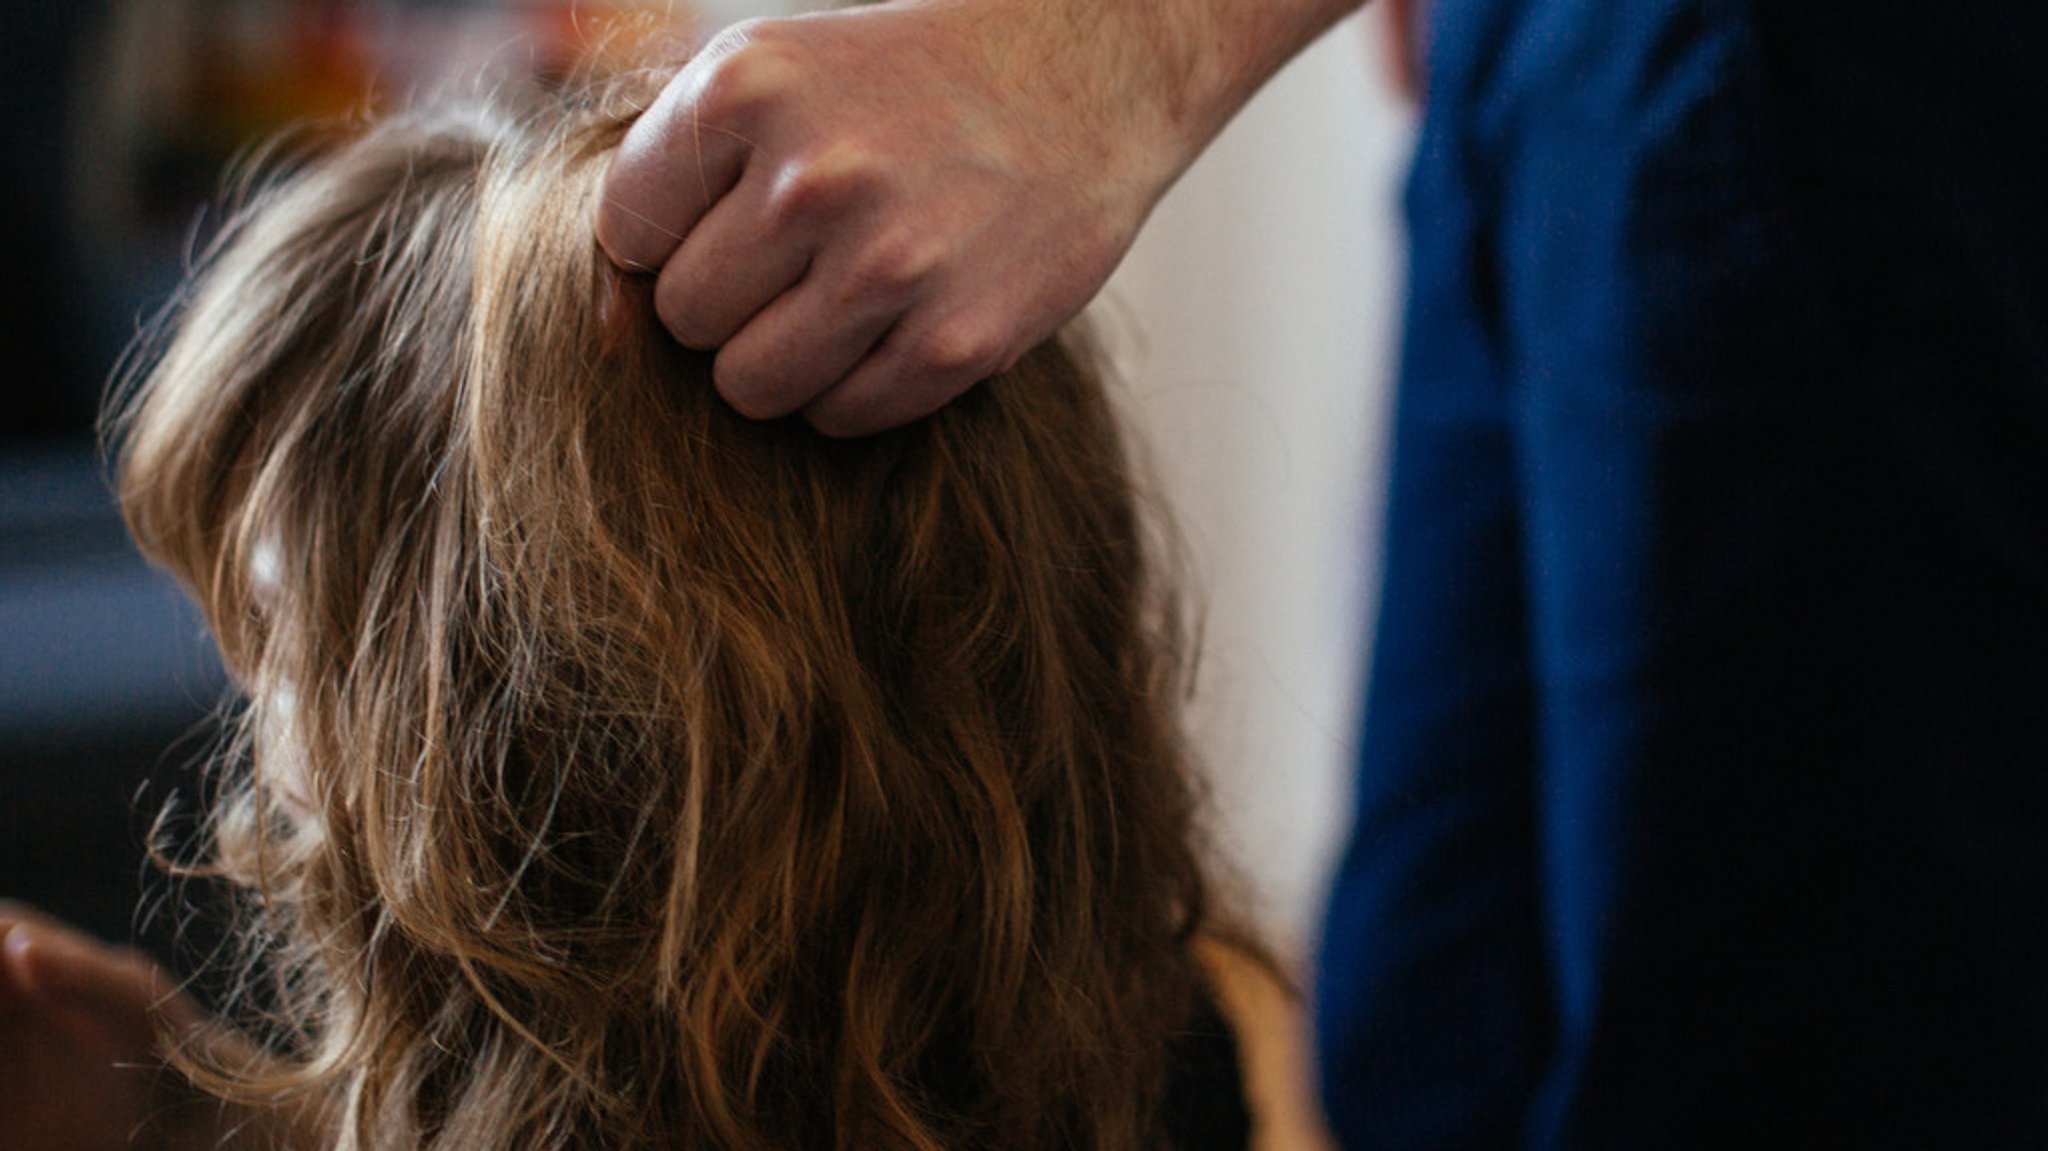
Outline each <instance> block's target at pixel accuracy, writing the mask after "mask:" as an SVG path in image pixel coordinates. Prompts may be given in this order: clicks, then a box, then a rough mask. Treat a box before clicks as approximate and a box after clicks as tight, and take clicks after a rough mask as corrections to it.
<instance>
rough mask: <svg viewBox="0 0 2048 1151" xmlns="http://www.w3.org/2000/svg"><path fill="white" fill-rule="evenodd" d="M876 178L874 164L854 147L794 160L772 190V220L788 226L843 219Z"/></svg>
mask: <svg viewBox="0 0 2048 1151" xmlns="http://www.w3.org/2000/svg"><path fill="white" fill-rule="evenodd" d="M877 174H878V173H877V172H876V165H875V164H874V162H873V160H872V159H871V158H870V157H869V156H868V155H867V153H866V152H865V151H864V150H862V149H861V148H859V147H858V146H856V145H852V144H841V145H838V146H836V147H833V148H831V149H829V150H826V151H823V152H819V153H816V154H813V155H809V156H801V157H796V158H793V159H791V160H789V161H787V162H786V163H784V164H783V166H782V168H781V170H780V171H779V172H778V173H777V174H776V177H775V183H774V185H773V186H772V187H771V188H770V190H769V193H768V213H769V217H770V219H771V221H772V222H774V223H777V224H788V223H794V222H804V221H810V220H816V219H822V218H827V217H832V216H838V215H841V214H843V213H844V212H845V211H846V210H847V209H848V208H850V207H851V206H852V205H853V204H854V203H855V202H856V201H858V200H859V199H861V198H862V197H863V196H865V195H867V194H868V193H869V192H870V191H871V190H872V189H873V188H874V186H875V182H876V177H877Z"/></svg>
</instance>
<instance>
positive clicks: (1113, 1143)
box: [111, 80, 1208, 1151]
mask: <svg viewBox="0 0 2048 1151" xmlns="http://www.w3.org/2000/svg"><path fill="white" fill-rule="evenodd" d="M652 82H653V81H652V80H640V81H630V82H617V83H614V84H613V85H611V86H610V87H608V88H606V89H603V90H601V91H592V92H586V93H585V94H583V95H580V96H562V97H559V98H557V97H546V98H536V99H533V100H529V101H527V102H526V103H525V104H524V105H522V106H518V107H514V106H512V105H513V102H512V101H510V100H506V99H499V100H497V101H496V102H495V103H492V104H488V105H486V106H484V107H480V108H474V109H470V110H468V111H464V112H439V113H435V112H420V113H414V114H408V115H403V116H398V117H396V118H391V119H387V120H385V121H383V122H381V123H376V124H374V125H372V126H370V127H369V128H368V129H367V130H366V131H363V132H361V133H360V134H358V135H356V136H354V137H353V138H352V139H349V140H347V141H346V142H344V143H341V144H340V145H338V146H334V147H329V148H325V149H323V150H320V151H319V152H318V153H317V154H314V155H312V156H310V157H301V158H300V159H299V160H297V161H295V162H294V164H293V165H290V166H291V167H292V169H293V170H292V171H291V172H290V174H288V175H286V176H283V177H280V178H277V179H274V180H272V181H270V182H269V183H268V184H267V185H265V186H264V187H263V188H261V189H260V190H257V191H254V192H251V193H248V194H247V195H246V196H245V198H244V199H245V202H244V203H243V205H242V207H240V208H239V209H238V210H237V211H236V213H235V214H234V215H233V216H232V218H231V221H230V222H229V223H228V225H227V226H226V228H225V231H224V233H223V234H222V236H221V238H220V240H219V241H218V242H217V243H216V244H215V245H213V246H212V248H211V249H210V250H209V253H208V254H207V255H206V256H204V257H203V258H202V261H201V265H200V268H199V270H198V271H197V273H196V274H195V276H194V278H193V280H192V282H191V283H190V284H189V285H188V288H187V290H186V291H185V293H184V294H183V296H182V297H181V299H180V300H179V302H178V303H176V304H175V305H174V306H173V309H172V311H171V313H169V315H168V316H167V318H166V319H165V320H164V321H163V324H162V329H161V332H160V334H159V335H158V336H157V338H156V339H155V342H154V343H153V344H150V345H149V349H150V350H148V351H146V352H145V353H143V355H142V356H141V357H140V358H139V360H138V361H137V364H136V366H135V367H134V369H133V370H132V372H131V377H130V382H129V385H128V388H127V391H126V393H125V395H124V397H123V398H122V399H120V400H119V401H118V410H117V412H116V415H115V417H114V418H113V421H112V424H111V427H112V428H113V434H114V436H115V437H116V442H117V444H118V450H119V465H120V490H121V499H122V502H123V505H124V507H125V509H126V513H127V517H128V522H129V524H130V526H131V528H132V530H133V532H134V534H135V536H136V538H137V539H138V540H139V541H140V542H141V544H142V546H143V547H144V548H145V549H146V550H147V551H148V553H149V554H150V555H151V556H152V557H153V558H154V559H155V560H156V561H157V562H159V563H161V564H162V565H164V566H165V567H167V568H169V569H170V570H171V571H172V572H173V573H175V574H176V575H177V576H178V577H179V578H180V579H181V580H182V581H183V582H184V583H185V584H186V585H187V587H189V588H190V590H191V591H192V592H193V593H194V595H195V596H196V597H197V599H198V600H199V602H200V603H201V604H202V605H203V607H204V609H205V611H206V614H207V616H208V618H209V620H210V621H211V624H212V627H213V630H214V633H215V635H216V637H217V639H218V641H219V644H220V648H221V650H222V652H223V654H224V656H225V658H226V660H227V662H228V664H229V666H230V668H231V670H232V671H233V672H234V674H235V677H236V679H237V681H238V683H239V685H240V688H241V693H240V694H241V696H242V699H243V702H242V703H241V704H240V705H239V710H238V712H237V723H236V730H237V732H238V733H239V734H238V738H237V739H236V741H235V753H234V754H229V755H226V756H224V757H223V765H222V766H221V767H220V768H219V779H218V783H217V789H216V791H215V794H214V797H213V801H212V818H211V820H210V824H209V826H210V834H209V836H208V837H207V841H206V844H207V846H206V847H205V858H206V863H207V866H209V867H211V868H212V869H213V870H214V871H215V872H217V873H218V874H221V875H224V876H226V877H227V878H228V879H230V880H231V881H233V882H234V883H235V884H237V885H239V886H240V887H242V888H243V889H245V890H246V891H247V892H249V893H250V896H251V897H250V899H249V900H248V903H249V905H250V910H249V914H250V915H251V916H252V917H253V921H252V922H250V923H248V924H246V925H245V927H246V932H245V934H246V935H247V936H248V937H249V938H250V939H252V940H254V941H255V946H254V950H256V951H258V952H260V953H261V954H262V955H263V957H264V961H265V966H264V970H266V971H267V972H269V974H268V975H267V976H266V977H265V979H266V983H265V986H266V987H268V988H269V990H268V992H267V993H266V995H265V996H263V997H262V998H264V999H265V1000H266V1001H267V1003H268V1004H269V1006H267V1007H266V1008H265V1011H266V1013H268V1014H269V1015H270V1017H271V1022H272V1023H273V1024H278V1023H281V1026H277V1027H275V1028H274V1033H273V1034H272V1035H271V1046H272V1049H273V1050H275V1051H276V1052H277V1062H276V1064H275V1065H274V1066H268V1067H266V1068H264V1069H262V1070H261V1071H260V1072H259V1071H257V1070H255V1069H251V1068H248V1067H241V1068H230V1069H219V1068H215V1069H212V1074H213V1075H214V1076H215V1077H216V1078H215V1079H214V1080H213V1082H214V1083H215V1085H216V1087H217V1088H218V1089H220V1090H223V1091H233V1092H238V1093H240V1094H242V1095H243V1096H248V1097H255V1098H259V1099H263V1100H266V1101H271V1102H277V1101H280V1100H288V1099H294V1098H297V1099H306V1098H312V1099H317V1100H318V1101H319V1102H318V1107H319V1109H320V1111H321V1113H322V1115H323V1116H324V1120H325V1123H326V1128H325V1129H326V1130H328V1131H329V1132H330V1133H331V1135H330V1137H331V1139H332V1141H333V1143H334V1145H335V1146H338V1147H343V1148H355V1149H361V1151H395V1149H407V1151H410V1149H414V1148H420V1149H428V1148H434V1149H451V1151H452V1149H457V1148H460V1149H465V1151H474V1149H481V1148H491V1149H503V1148H515V1147H516V1148H588V1149H590V1151H633V1149H637V1148H664V1149H673V1148H727V1149H734V1151H739V1149H746V1151H760V1149H784V1151H809V1149H816V1148H843V1149H853V1148H859V1149H862V1151H878V1149H890V1148H902V1149H911V1148H915V1149H919V1151H938V1149H947V1151H954V1149H958V1148H986V1149H1001V1148H1016V1149H1020V1151H1021V1149H1026V1148H1028V1149H1031V1151H1044V1149H1047V1148H1072V1149H1098V1148H1100V1149H1131V1151H1135V1149H1136V1148H1139V1147H1143V1146H1152V1145H1154V1144H1155V1142H1156V1139H1157V1136H1158V1126H1157V1123H1156V1120H1157V1118H1158V1115H1157V1112H1158V1110H1159V1105H1160V1101H1161V1097H1162V1090H1163V1079H1164V1074H1165V1071H1164V1069H1165V1066H1166V1055H1167V1042H1168V1039H1169V1037H1170V1036H1171V1035H1172V1034H1173V1033H1174V1032H1175V1030H1176V1029H1177V1028H1180V1027H1182V1026H1183V1025H1184V1024H1185V1022H1186V1021H1187V1020H1188V1019H1189V1018H1190V1013H1191V1011H1192V1010H1194V1009H1195V1005H1196V1004H1197V1002H1198V997H1199V996H1200V995H1201V994H1202V992H1201V989H1200V988H1201V977H1200V975H1199V971H1198V968H1197V967H1196V966H1195V964H1194V963H1193V961H1192V960H1191V959H1190V956H1189V950H1188V944H1189V942H1190V937H1191V935H1192V934H1193V933H1194V932H1195V931H1196V930H1197V929H1200V928H1204V927H1206V926H1207V924H1208V920H1207V918H1206V912H1205V897H1204V889H1205V881H1204V874H1203V866H1202V861H1201V858H1200V853H1199V852H1198V850H1197V848H1196V846H1195V844H1196V826H1195V811H1196V807H1197V803H1196V798H1195V794H1194V788H1193V784H1192V782H1191V775H1190V771H1189V767H1188V762H1187V761H1188V754H1187V751H1186V748H1185V747H1184V745H1183V739H1182V735H1181V731H1180V728H1179V726H1178V712H1179V706H1180V703H1181V701H1182V699H1183V697H1184V695H1185V688H1184V684H1183V682H1182V680H1183V659H1182V646H1183V645H1182V637H1181V632H1180V624H1179V619H1178V615H1177V612H1176V609H1175V606H1174V603H1173V598H1172V596H1171V595H1170V594H1168V589H1167V588H1165V587H1164V586H1163V585H1162V582H1161V581H1160V580H1159V579H1158V578H1157V575H1156V571H1155V569H1156V566H1157V565H1156V564H1155V562H1154V561H1153V559H1152V558H1151V556H1152V554H1153V553H1154V552H1155V550H1156V549H1155V541H1154V540H1153V538H1152V536H1151V535H1150V534H1149V529H1148V528H1147V527H1146V526H1145V522H1146V519H1145V517H1141V516H1140V514H1139V505H1138V498H1137V496H1136V494H1135V493H1134V489H1133V484H1132V479H1131V469H1130V466H1129V464H1128V461H1127V449H1126V446H1125V444H1124V443H1123V442H1122V441H1121V440H1120V433H1119V429H1118V424H1117V421H1116V419H1115V418H1114V416H1113V413H1112V410H1111V405H1110V402H1109V400H1108V398H1107V397H1106V395H1105V390H1104V386H1103V383H1102V381H1101V379H1100V377H1099V375H1098V373H1097V371H1096V370H1095V369H1094V368H1093V367H1092V366H1091V362H1090V359H1089V357H1088V356H1087V355H1086V354H1084V353H1083V352H1081V351H1078V350H1076V349H1075V348H1073V347H1070V346H1063V345H1062V344H1060V343H1053V344H1048V345H1046V346H1043V347H1040V348H1038V349H1037V350H1035V351H1034V352H1032V353H1031V354H1029V355H1028V356H1026V357H1025V358H1024V359H1023V360H1022V362H1020V363H1019V364H1018V365H1017V366H1016V367H1015V368H1013V369H1011V370H1008V371H1005V372H1003V373H1002V374H1000V375H999V376H997V377H996V378H993V379H990V380H988V381H987V382H985V383H983V384H982V385H980V386H979V387H978V388H976V389H975V390H974V391H972V392H971V393H969V394H968V395H967V396H965V397H963V398H962V399H961V400H959V401H958V402H956V403H954V404H953V405H952V406H950V407H948V408H947V409H946V410H945V411H943V412H941V413H940V414H938V415H937V416H935V417H933V418H931V419H928V420H925V421H923V422H921V423H918V424H916V425H914V426H911V427H908V428H904V429H901V430H898V431H895V432H891V433H888V434H885V435H882V436H878V437H875V438H872V439H868V440H863V441H859V442H834V441H831V440H828V439H826V438H823V437H820V436H818V435H816V434H815V433H813V432H811V431H810V430H809V429H808V428H807V427H805V426H804V425H802V423H801V422H800V421H793V420H782V421H774V422H758V423H757V422H750V421H748V420H746V419H743V418H741V417H739V416H738V415H736V414H735V413H733V412H732V411H731V410H730V409H729V408H728V407H727V406H726V405H725V404H724V403H723V402H722V401H721V400H720V399H719V398H718V396H717V395H716V394H715V392H714V390H713V387H712V384H711V378H710V364H709V360H708V358H707V357H705V356H703V355H700V354H696V353H692V352H689V351H686V350H683V349H681V348H679V347H677V346H675V345H674V344H672V343H671V342H670V341H669V340H668V339H667V338H666V337H665V336H664V335H663V334H662V333H661V332H660V330H659V329H658V327H657V325H656V324H655V322H654V320H653V316H652V307H651V305H650V304H649V303H648V301H647V299H646V296H647V288H646V285H645V284H644V283H641V282H639V281H636V280H633V279H630V278H623V277H621V276H619V275H618V274H617V273H615V272H613V271H612V270H611V269H610V268H609V267H608V265H607V264H606V263H605V261H604V260H603V259H602V257H601V255H600V253H599V252H598V250H597V249H596V247H595V245H594V243H593V241H592V240H591V238H590V221H591V219H592V216H593V212H594V208H595V197H596V194H597V188H598V186H599V183H600V179H601V177H602V174H603V171H604V168H605V165H606V162H607V160H608V158H609V157H610V155H611V153H612V151H613V149H614V148H615V146H616V145H617V143H618V142H619V140H620V138H621V137H622V136H623V134H624V132H625V129H626V127H627V126H628V123H629V121H630V119H631V116H632V114H633V112H632V109H634V108H635V107H637V106H640V103H641V99H640V97H642V96H644V95H645V94H646V88H647V85H648V84H650V83H652Z"/></svg>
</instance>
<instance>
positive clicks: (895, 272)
mask: <svg viewBox="0 0 2048 1151" xmlns="http://www.w3.org/2000/svg"><path fill="white" fill-rule="evenodd" d="M937 265H938V257H937V254H936V253H935V252H934V251H933V250H932V249H931V248H930V246H928V245H925V244H923V243H920V242H917V241H913V240H907V239H900V238H898V239H885V240H877V241H874V242H872V243H870V244H869V245H868V246H867V248H866V249H865V250H864V251H862V252H861V254H860V255H859V256H857V257H855V259H854V260H853V263H852V265H851V266H850V267H849V268H848V270H847V274H846V281H845V285H844V292H845V296H846V299H845V301H844V302H845V303H847V304H849V305H851V304H857V303H861V302H866V301H871V300H873V299H875V298H877V297H881V298H884V299H900V298H902V297H903V296H905V295H908V294H910V293H911V292H912V291H913V290H914V289H916V288H917V287H918V285H920V284H922V283H923V282H924V281H925V279H926V278H927V277H928V276H930V275H931V273H932V271H933V269H934V268H935V267H937Z"/></svg>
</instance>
